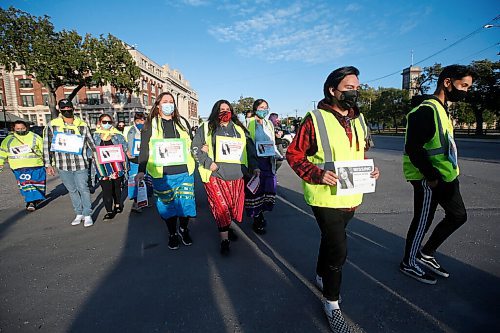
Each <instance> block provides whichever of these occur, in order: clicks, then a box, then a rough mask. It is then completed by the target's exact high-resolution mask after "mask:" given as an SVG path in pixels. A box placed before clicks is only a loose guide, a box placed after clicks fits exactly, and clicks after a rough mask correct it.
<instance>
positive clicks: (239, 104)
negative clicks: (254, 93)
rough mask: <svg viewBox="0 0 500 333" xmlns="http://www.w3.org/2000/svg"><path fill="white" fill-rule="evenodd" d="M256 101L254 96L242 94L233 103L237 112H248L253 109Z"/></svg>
mask: <svg viewBox="0 0 500 333" xmlns="http://www.w3.org/2000/svg"><path fill="white" fill-rule="evenodd" d="M254 101H255V99H254V98H253V97H243V96H240V99H239V100H238V101H233V102H232V103H231V104H232V106H233V109H234V112H235V113H236V114H239V113H241V114H246V113H247V112H248V111H252V106H253V102H254Z"/></svg>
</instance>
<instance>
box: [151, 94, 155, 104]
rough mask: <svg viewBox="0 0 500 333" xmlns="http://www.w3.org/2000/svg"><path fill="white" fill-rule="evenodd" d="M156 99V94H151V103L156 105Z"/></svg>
mask: <svg viewBox="0 0 500 333" xmlns="http://www.w3.org/2000/svg"><path fill="white" fill-rule="evenodd" d="M155 101H156V98H155V97H154V96H151V105H154V104H155Z"/></svg>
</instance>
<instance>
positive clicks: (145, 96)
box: [142, 94, 148, 106]
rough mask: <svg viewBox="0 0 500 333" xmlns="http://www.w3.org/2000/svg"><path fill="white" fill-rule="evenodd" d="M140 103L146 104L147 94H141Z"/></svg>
mask: <svg viewBox="0 0 500 333" xmlns="http://www.w3.org/2000/svg"><path fill="white" fill-rule="evenodd" d="M142 104H144V106H148V95H146V94H144V95H142Z"/></svg>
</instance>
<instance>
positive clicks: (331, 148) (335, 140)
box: [302, 110, 366, 208]
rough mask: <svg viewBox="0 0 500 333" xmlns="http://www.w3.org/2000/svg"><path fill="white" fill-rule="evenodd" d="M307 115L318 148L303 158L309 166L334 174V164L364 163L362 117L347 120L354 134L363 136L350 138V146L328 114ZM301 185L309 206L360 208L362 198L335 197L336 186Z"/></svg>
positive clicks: (345, 136)
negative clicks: (309, 117) (312, 153)
mask: <svg viewBox="0 0 500 333" xmlns="http://www.w3.org/2000/svg"><path fill="white" fill-rule="evenodd" d="M310 114H311V118H312V121H313V124H314V131H315V133H316V142H317V146H318V151H317V152H316V154H315V155H314V156H308V157H307V159H308V160H309V161H310V162H311V163H313V164H315V165H316V166H318V167H319V168H321V169H323V170H332V171H335V161H349V160H363V159H364V150H365V137H366V131H365V128H366V127H364V126H363V125H362V122H363V121H364V120H363V118H362V117H358V118H356V119H353V120H351V127H353V128H354V130H355V131H358V132H363V134H364V135H363V137H362V138H358V137H356V136H355V135H353V137H352V140H351V141H352V144H350V142H349V138H348V137H347V135H346V133H345V129H344V128H343V127H342V125H341V124H340V123H339V121H338V120H337V119H336V118H335V116H334V115H333V114H332V113H331V112H328V111H324V110H314V111H312V112H311V113H310ZM357 143H359V145H358V144H357ZM358 146H359V150H358V149H357V148H358ZM302 185H303V188H304V198H305V200H306V202H307V203H308V204H309V205H311V206H317V207H331V208H352V207H356V206H358V205H360V204H361V202H362V200H363V195H362V194H353V195H345V196H337V195H336V192H337V187H336V186H329V185H322V184H310V183H307V182H305V181H303V182H302Z"/></svg>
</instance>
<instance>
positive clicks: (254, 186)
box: [247, 175, 260, 194]
mask: <svg viewBox="0 0 500 333" xmlns="http://www.w3.org/2000/svg"><path fill="white" fill-rule="evenodd" d="M259 185H260V177H259V176H258V175H255V176H253V177H252V178H251V179H250V180H249V181H248V184H247V188H248V190H249V191H250V192H252V194H255V193H257V190H258V189H259Z"/></svg>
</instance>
